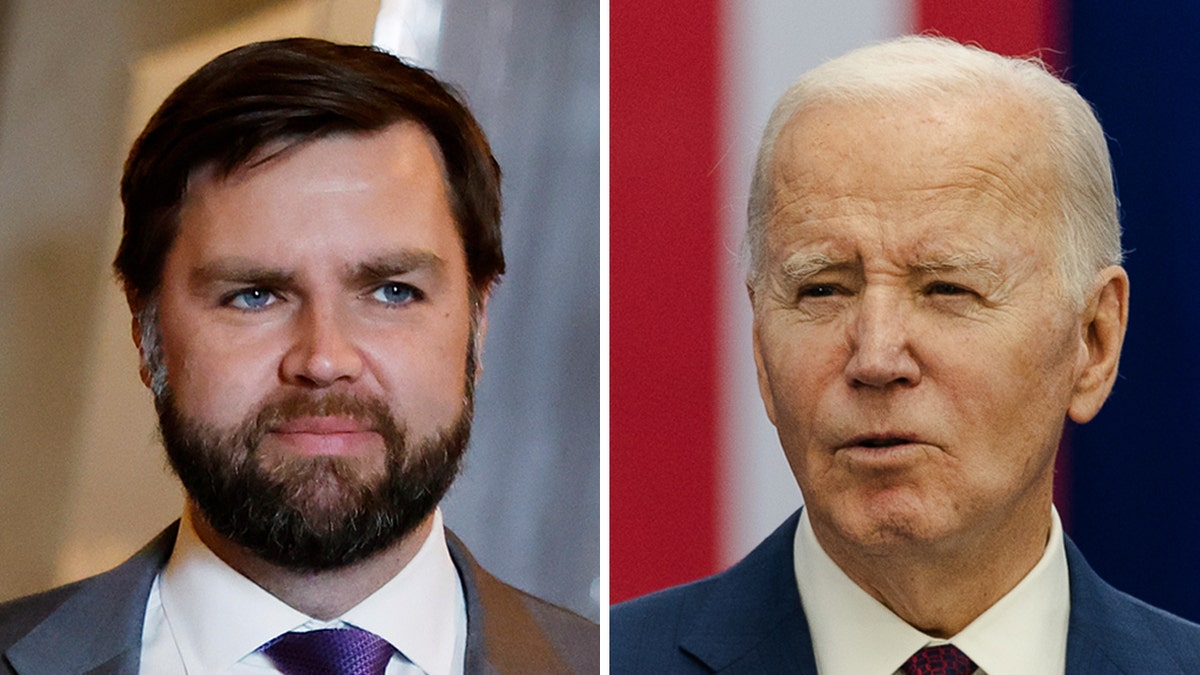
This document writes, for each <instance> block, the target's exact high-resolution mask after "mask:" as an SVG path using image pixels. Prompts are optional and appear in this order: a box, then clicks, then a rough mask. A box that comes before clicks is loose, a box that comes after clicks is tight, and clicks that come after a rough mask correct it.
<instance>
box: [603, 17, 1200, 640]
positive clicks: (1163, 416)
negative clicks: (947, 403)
mask: <svg viewBox="0 0 1200 675" xmlns="http://www.w3.org/2000/svg"><path fill="white" fill-rule="evenodd" d="M610 19H611V27H610V39H611V47H610V78H611V79H610V83H611V89H610V100H611V116H610V134H611V141H610V152H611V161H610V189H611V197H610V199H611V202H610V203H611V210H610V213H611V226H610V261H611V268H610V322H609V326H610V367H611V378H610V396H611V399H610V400H611V403H610V439H611V455H610V463H611V469H610V478H611V489H610V513H611V516H610V541H611V543H610V578H611V582H610V599H611V600H612V601H613V602H618V601H621V600H624V599H628V598H630V597H634V596H636V595H640V594H643V593H646V592H650V591H652V590H655V589H658V588H662V587H664V586H667V585H673V584H677V583H681V582H684V581H688V580H691V579H695V578H698V577H700V576H704V575H707V574H711V573H713V572H715V571H718V570H720V569H722V568H724V567H726V566H728V565H729V564H730V563H732V562H734V561H736V560H737V559H738V558H740V557H741V556H742V555H744V554H745V553H746V552H747V551H749V550H750V548H752V547H753V546H754V544H755V543H757V542H758V541H759V540H760V539H761V538H762V537H764V536H765V535H766V534H767V533H768V532H770V531H771V530H772V529H773V528H774V527H775V526H776V525H778V523H779V522H780V521H781V520H782V519H783V518H784V517H785V516H786V515H787V514H789V513H790V512H791V511H793V510H794V509H795V508H796V507H797V506H798V505H799V504H800V503H801V495H800V493H799V490H798V489H797V488H796V486H795V483H794V481H793V479H792V476H791V473H790V471H789V469H788V467H787V465H786V463H785V462H784V460H783V456H782V452H781V450H780V449H779V445H778V441H777V439H776V437H775V433H774V429H773V428H772V427H771V426H770V424H769V422H767V420H766V415H765V413H764V412H763V408H762V403H761V401H760V400H759V396H758V390H757V386H756V384H755V379H754V364H753V359H752V356H751V346H750V313H749V304H748V302H747V299H746V294H745V291H744V286H743V282H742V278H743V276H742V275H743V273H742V271H741V270H740V268H739V266H738V264H737V261H736V252H737V250H738V247H739V245H740V241H741V232H742V228H743V227H744V217H745V216H744V213H745V202H746V193H747V191H748V187H749V180H750V167H751V163H752V162H753V158H754V152H755V149H756V146H757V143H758V139H759V135H760V133H761V129H762V126H763V124H764V123H765V121H766V118H767V116H768V114H769V112H770V109H771V106H772V105H773V103H774V101H775V99H776V98H777V97H778V96H779V95H780V94H781V93H782V92H783V90H784V89H785V88H786V86H787V85H788V84H789V83H790V82H792V81H793V80H794V79H795V78H796V77H798V76H799V75H800V74H801V73H803V72H804V71H805V70H807V69H809V68H811V67H812V66H814V65H816V64H818V63H820V62H821V61H823V60H826V59H828V58H832V57H834V56H837V55H839V54H841V53H843V52H846V51H848V50H850V49H852V48H855V47H858V46H861V45H864V44H868V43H871V42H875V41H879V40H882V39H886V38H888V37H891V36H896V35H900V34H904V33H908V32H922V31H934V32H937V33H940V34H942V35H946V36H949V37H953V38H956V39H959V40H962V41H973V42H976V43H979V44H981V45H982V46H984V47H986V48H988V49H991V50H993V51H997V52H1001V53H1005V54H1012V55H1037V56H1040V57H1041V58H1042V59H1043V60H1045V61H1046V62H1047V63H1049V64H1050V65H1051V66H1052V67H1053V68H1055V69H1056V70H1057V71H1058V72H1060V73H1063V74H1064V75H1065V76H1066V77H1067V79H1069V80H1071V81H1072V82H1074V83H1075V84H1076V85H1077V86H1078V88H1079V90H1080V92H1081V93H1082V94H1083V95H1084V97H1085V98H1087V99H1088V100H1089V101H1091V102H1092V103H1093V105H1094V106H1095V107H1096V109H1097V112H1098V114H1099V116H1100V119H1101V122H1102V123H1103V125H1104V127H1105V130H1106V132H1107V133H1108V134H1109V136H1110V149H1111V151H1112V153H1113V161H1114V166H1115V168H1116V173H1117V184H1118V194H1119V197H1120V199H1121V203H1122V223H1123V225H1124V227H1125V236H1124V246H1125V248H1126V249H1127V250H1128V251H1129V255H1128V258H1127V264H1126V267H1127V268H1128V269H1129V272H1130V276H1131V281H1132V283H1131V286H1132V303H1131V318H1130V329H1129V333H1128V336H1127V339H1126V343H1125V348H1124V353H1123V358H1122V362H1121V376H1120V378H1119V379H1118V381H1117V384H1116V387H1115V389H1114V393H1113V395H1112V397H1111V398H1110V399H1109V401H1108V403H1107V404H1106V406H1105V408H1104V410H1102V411H1101V413H1100V416H1099V417H1098V418H1097V419H1096V420H1095V421H1093V422H1092V423H1091V424H1088V425H1086V426H1082V427H1075V428H1070V429H1068V430H1067V433H1066V435H1065V437H1064V447H1063V452H1062V453H1060V455H1061V456H1060V462H1059V472H1058V475H1057V477H1056V478H1057V480H1056V493H1057V494H1056V502H1057V503H1058V505H1059V509H1060V512H1061V513H1062V514H1063V517H1064V521H1065V523H1066V527H1067V531H1068V533H1069V534H1070V535H1071V536H1072V537H1073V538H1074V539H1075V541H1076V543H1077V544H1079V546H1080V548H1081V549H1082V550H1083V552H1084V553H1085V555H1087V557H1088V559H1089V562H1091V563H1092V565H1093V566H1094V567H1095V568H1096V569H1097V571H1098V572H1099V573H1100V574H1101V576H1103V577H1105V578H1106V579H1107V580H1109V581H1110V582H1111V583H1113V584H1114V585H1115V586H1117V587H1118V588H1121V589H1122V590H1125V591H1128V592H1130V593H1132V594H1134V595H1136V596H1138V597H1140V598H1142V599H1145V600H1147V601H1149V602H1151V603H1152V604H1155V605H1158V606H1161V607H1165V608H1167V609H1169V610H1171V611H1174V612H1176V613H1179V614H1181V615H1183V616H1186V617H1189V618H1192V619H1193V620H1196V619H1200V578H1198V577H1197V574H1196V570H1198V569H1200V442H1197V440H1196V435H1195V433H1194V431H1193V429H1194V427H1195V426H1196V420H1197V417H1200V415H1198V414H1197V413H1200V349H1197V348H1195V347H1193V343H1192V342H1191V339H1192V338H1193V336H1196V335H1198V334H1200V330H1198V329H1200V297H1197V296H1200V293H1197V292H1195V291H1196V289H1197V281H1198V280H1200V262H1198V255H1200V3H1197V2H1195V0H1158V1H1156V2H1145V3H1130V2H1127V1H1125V0H1075V2H1074V3H1068V2H1066V0H996V1H994V2H978V1H975V0H774V1H771V0H658V1H656V2H637V1H635V0H612V2H611V5H610Z"/></svg>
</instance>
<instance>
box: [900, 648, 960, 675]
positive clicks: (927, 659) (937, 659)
mask: <svg viewBox="0 0 1200 675" xmlns="http://www.w3.org/2000/svg"><path fill="white" fill-rule="evenodd" d="M900 670H901V672H903V673H904V675H971V673H973V672H975V663H974V662H973V661H971V659H970V658H968V657H967V655H966V654H964V653H962V650H960V649H959V648H958V647H955V646H954V645H937V646H934V647H926V648H924V649H922V650H921V651H919V652H917V653H916V654H913V655H912V656H910V657H908V660H907V661H905V662H904V665H903V666H900Z"/></svg>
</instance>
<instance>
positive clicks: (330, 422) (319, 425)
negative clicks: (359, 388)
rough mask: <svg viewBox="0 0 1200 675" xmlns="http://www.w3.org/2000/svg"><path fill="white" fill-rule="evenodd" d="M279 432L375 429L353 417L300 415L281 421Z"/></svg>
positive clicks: (336, 431) (327, 432) (326, 432)
mask: <svg viewBox="0 0 1200 675" xmlns="http://www.w3.org/2000/svg"><path fill="white" fill-rule="evenodd" d="M271 431H272V432H273V433H277V434H356V433H365V432H370V431H373V429H372V428H371V425H369V424H367V423H366V422H363V421H360V420H356V419H354V418H352V417H315V416H314V417H298V418H296V419H291V420H287V421H284V422H280V423H279V424H277V425H275V426H274V427H273V428H272V429H271Z"/></svg>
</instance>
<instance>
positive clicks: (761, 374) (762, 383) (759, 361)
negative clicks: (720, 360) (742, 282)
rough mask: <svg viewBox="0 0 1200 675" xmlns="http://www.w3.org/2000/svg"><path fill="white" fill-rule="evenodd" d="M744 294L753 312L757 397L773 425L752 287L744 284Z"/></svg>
mask: <svg viewBox="0 0 1200 675" xmlns="http://www.w3.org/2000/svg"><path fill="white" fill-rule="evenodd" d="M746 293H747V295H749V296H750V308H751V310H752V311H753V312H754V322H753V323H752V324H751V328H750V330H751V338H752V341H753V343H754V367H755V369H756V370H757V372H758V395H759V396H760V397H761V398H762V402H763V405H764V406H765V407H766V409H767V419H769V420H771V424H775V398H774V397H773V396H772V395H771V378H770V376H769V375H767V368H766V366H765V365H764V361H763V354H762V344H761V340H760V338H759V323H758V308H757V307H756V306H755V304H754V286H753V285H751V284H750V282H746Z"/></svg>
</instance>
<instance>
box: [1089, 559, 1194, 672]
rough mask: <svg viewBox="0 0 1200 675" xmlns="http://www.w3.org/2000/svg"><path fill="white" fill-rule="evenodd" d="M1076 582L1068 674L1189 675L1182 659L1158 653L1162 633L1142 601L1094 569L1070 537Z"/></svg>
mask: <svg viewBox="0 0 1200 675" xmlns="http://www.w3.org/2000/svg"><path fill="white" fill-rule="evenodd" d="M1066 549H1067V567H1068V569H1069V572H1070V579H1071V581H1070V584H1071V619H1070V624H1069V627H1068V629H1067V675H1116V674H1118V673H1126V674H1129V675H1133V674H1135V673H1136V674H1139V675H1140V674H1141V673H1149V672H1153V673H1155V675H1184V673H1183V671H1181V670H1180V669H1179V666H1178V664H1176V663H1174V662H1173V661H1169V660H1166V659H1164V658H1162V657H1161V656H1157V655H1156V654H1155V653H1154V649H1155V646H1156V645H1158V644H1159V640H1160V638H1159V636H1157V635H1155V634H1154V633H1153V630H1152V629H1151V628H1150V627H1149V626H1147V625H1146V622H1145V617H1144V616H1142V615H1139V614H1138V613H1136V612H1135V611H1133V607H1134V606H1135V604H1136V603H1137V601H1136V600H1134V599H1132V598H1130V597H1128V596H1126V595H1124V594H1123V593H1121V592H1120V591H1118V590H1116V589H1115V588H1113V587H1112V586H1109V585H1108V584H1107V583H1106V582H1105V581H1104V580H1103V579H1101V578H1100V577H1099V576H1097V575H1096V573H1095V572H1094V571H1092V568H1091V566H1089V565H1088V564H1087V561H1085V560H1084V559H1083V554H1082V553H1080V552H1079V549H1078V548H1076V547H1075V544H1074V542H1072V541H1071V539H1070V538H1069V537H1068V538H1066Z"/></svg>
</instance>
